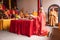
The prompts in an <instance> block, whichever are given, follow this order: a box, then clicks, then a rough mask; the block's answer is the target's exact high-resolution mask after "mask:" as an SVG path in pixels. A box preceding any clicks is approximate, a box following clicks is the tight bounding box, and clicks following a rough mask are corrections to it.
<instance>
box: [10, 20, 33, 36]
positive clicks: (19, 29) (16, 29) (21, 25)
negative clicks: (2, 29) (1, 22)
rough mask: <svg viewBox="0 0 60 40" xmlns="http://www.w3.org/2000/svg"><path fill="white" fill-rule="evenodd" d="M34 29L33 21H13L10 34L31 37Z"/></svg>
mask: <svg viewBox="0 0 60 40" xmlns="http://www.w3.org/2000/svg"><path fill="white" fill-rule="evenodd" d="M32 28H33V20H11V24H10V32H13V33H17V34H23V35H27V36H31V35H32Z"/></svg>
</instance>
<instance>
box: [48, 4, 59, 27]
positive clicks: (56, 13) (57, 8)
mask: <svg viewBox="0 0 60 40" xmlns="http://www.w3.org/2000/svg"><path fill="white" fill-rule="evenodd" d="M59 8H60V7H59V6H58V5H57V4H53V5H51V6H49V8H48V23H49V25H50V22H51V20H50V19H49V18H50V17H51V15H50V11H51V10H52V9H54V11H55V13H53V14H54V15H55V21H54V22H55V26H58V13H59Z"/></svg>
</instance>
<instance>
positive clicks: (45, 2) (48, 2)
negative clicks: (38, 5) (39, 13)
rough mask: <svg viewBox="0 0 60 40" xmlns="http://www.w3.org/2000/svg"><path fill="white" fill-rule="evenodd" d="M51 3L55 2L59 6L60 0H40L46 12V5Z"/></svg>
mask: <svg viewBox="0 0 60 40" xmlns="http://www.w3.org/2000/svg"><path fill="white" fill-rule="evenodd" d="M52 4H57V5H59V6H60V0H43V1H42V5H43V8H44V11H45V12H46V13H47V11H48V7H49V6H50V5H52Z"/></svg>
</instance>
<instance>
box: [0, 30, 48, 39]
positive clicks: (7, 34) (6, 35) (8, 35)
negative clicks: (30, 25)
mask: <svg viewBox="0 0 60 40" xmlns="http://www.w3.org/2000/svg"><path fill="white" fill-rule="evenodd" d="M0 40H48V38H47V37H46V36H36V35H32V36H31V37H27V36H23V35H17V34H14V33H10V32H7V31H0Z"/></svg>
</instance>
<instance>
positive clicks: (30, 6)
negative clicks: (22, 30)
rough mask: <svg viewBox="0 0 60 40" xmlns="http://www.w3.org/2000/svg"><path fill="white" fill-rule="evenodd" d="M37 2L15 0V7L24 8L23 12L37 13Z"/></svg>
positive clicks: (34, 0) (32, 0) (33, 0)
mask: <svg viewBox="0 0 60 40" xmlns="http://www.w3.org/2000/svg"><path fill="white" fill-rule="evenodd" d="M37 6H38V5H37V0H17V7H18V8H19V9H22V8H24V12H26V11H28V12H29V13H32V11H33V10H35V11H37Z"/></svg>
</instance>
